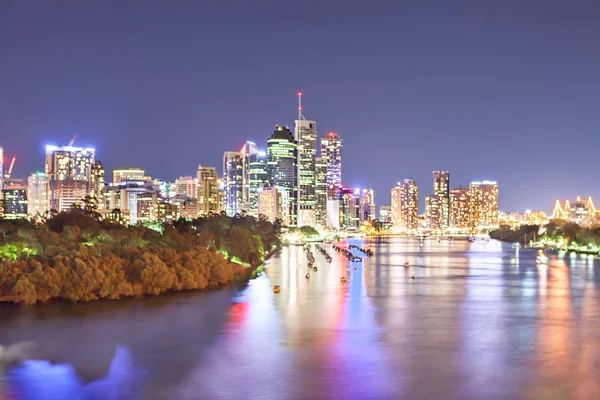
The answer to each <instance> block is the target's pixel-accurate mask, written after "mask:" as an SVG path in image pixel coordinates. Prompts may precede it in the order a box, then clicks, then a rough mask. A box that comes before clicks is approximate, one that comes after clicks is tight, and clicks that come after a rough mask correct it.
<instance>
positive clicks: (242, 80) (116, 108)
mask: <svg viewBox="0 0 600 400" xmlns="http://www.w3.org/2000/svg"><path fill="white" fill-rule="evenodd" d="M599 74H600V3H598V2H597V1H591V0H590V1H585V0H572V1H568V0H564V1H551V0H543V1H542V0H539V1H538V0H516V1H511V0H506V1H500V0H497V1H493V0H485V1H475V0H473V1H457V0H452V1H449V0H440V1H425V0H416V1H399V0H396V1H392V0H390V1H385V2H378V1H364V0H360V1H359V0H345V1H332V0H320V1H294V2H292V1H287V0H285V1H282V0H274V1H259V0H244V1H242V0H238V1H224V0H218V1H216V0H214V1H209V0H205V1H183V0H177V1H166V0H164V1H134V0H126V1H121V0H119V1H106V0H104V1H54V2H52V4H50V2H46V1H36V0H29V1H23V0H15V1H10V0H2V1H1V2H0V146H3V147H4V149H5V153H6V154H7V155H8V156H11V155H12V153H13V152H16V153H17V157H18V159H17V165H16V166H15V171H14V173H13V176H16V177H17V176H21V177H22V176H26V175H28V174H29V173H30V172H32V171H33V170H35V169H42V168H43V160H44V145H45V144H48V143H51V144H67V143H68V142H69V140H70V138H71V136H72V135H73V134H74V133H78V135H79V137H78V139H77V143H76V144H79V145H84V146H88V145H89V146H94V147H95V148H96V149H97V158H98V159H99V160H101V161H103V162H104V163H105V164H106V166H107V170H109V171H110V170H112V169H113V168H117V167H126V166H140V167H144V168H146V170H147V173H148V174H149V175H151V176H153V177H158V178H161V179H166V180H174V179H175V178H176V177H177V176H179V175H193V174H195V172H196V169H197V166H198V164H204V165H214V166H217V167H218V170H219V171H221V170H222V157H223V152H224V151H226V150H238V149H239V148H240V147H241V146H242V144H243V143H244V142H245V141H246V140H253V141H255V142H257V144H259V147H261V148H265V145H266V140H267V138H268V137H269V135H270V134H271V132H272V130H273V128H274V125H275V124H287V125H289V126H293V120H294V119H295V118H296V92H298V91H302V92H303V93H304V115H305V116H306V118H307V119H314V120H316V121H317V129H318V132H319V135H323V134H325V133H327V132H329V131H335V132H337V133H339V134H340V136H341V137H342V138H343V140H344V152H343V181H344V183H345V185H346V186H351V187H360V188H363V187H372V188H374V189H375V200H376V203H377V204H378V205H382V204H389V201H390V200H389V196H390V195H389V191H390V188H391V187H392V186H393V185H394V184H395V182H397V181H399V180H402V179H404V178H406V177H412V178H414V179H415V180H416V182H417V184H418V185H419V190H420V193H421V198H422V197H423V196H424V195H427V194H429V193H430V192H432V177H431V171H432V170H434V169H447V170H450V172H451V180H450V182H451V187H458V186H459V185H463V186H465V185H468V183H469V181H471V180H482V179H491V180H497V181H498V182H499V185H500V208H501V209H504V210H507V211H516V210H517V209H518V210H520V211H523V210H525V209H526V208H535V209H544V210H547V211H549V210H551V208H552V202H553V199H555V198H556V197H565V198H574V197H575V196H576V195H578V194H580V195H582V196H588V195H592V196H594V197H595V198H597V200H598V202H600V183H599V179H598V172H599V169H600V167H599V166H600V162H599V161H598V156H597V154H598V149H599V144H600V139H599V135H600V109H599V106H600V78H599ZM107 178H108V176H107ZM108 179H110V178H108ZM421 208H423V206H422V204H421Z"/></svg>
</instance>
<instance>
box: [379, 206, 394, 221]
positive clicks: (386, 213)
mask: <svg viewBox="0 0 600 400" xmlns="http://www.w3.org/2000/svg"><path fill="white" fill-rule="evenodd" d="M379 221H381V222H384V223H388V224H391V223H392V207H391V206H380V207H379Z"/></svg>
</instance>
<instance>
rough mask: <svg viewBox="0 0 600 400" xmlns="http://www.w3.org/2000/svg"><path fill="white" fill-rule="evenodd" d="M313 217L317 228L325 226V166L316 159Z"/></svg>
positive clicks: (320, 159) (323, 161)
mask: <svg viewBox="0 0 600 400" xmlns="http://www.w3.org/2000/svg"><path fill="white" fill-rule="evenodd" d="M315 216H316V219H317V226H325V225H326V218H327V217H326V216H327V164H326V163H325V159H324V158H322V157H318V158H317V159H316V161H315Z"/></svg>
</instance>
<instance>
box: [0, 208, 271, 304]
mask: <svg viewBox="0 0 600 400" xmlns="http://www.w3.org/2000/svg"><path fill="white" fill-rule="evenodd" d="M279 230H280V224H278V223H276V224H272V223H270V222H269V221H267V220H266V219H264V218H259V219H255V218H253V217H247V216H243V215H236V216H235V217H228V216H226V215H224V214H216V215H210V216H208V217H205V218H199V219H196V220H192V221H187V220H180V221H176V222H174V223H172V224H164V225H160V226H157V225H156V224H155V225H153V229H151V228H149V227H145V226H132V227H127V226H123V225H120V224H116V223H111V222H109V221H100V220H98V219H97V217H96V216H95V215H94V214H93V213H90V212H87V211H86V210H84V209H74V210H72V211H69V212H66V213H61V214H58V215H55V216H53V217H51V218H49V219H48V220H47V221H45V222H44V223H43V224H41V225H36V224H34V223H31V222H29V221H25V220H16V221H8V220H0V300H4V301H15V302H24V303H28V304H32V303H36V302H44V301H47V300H50V299H65V300H69V301H89V300H96V299H118V298H121V297H127V296H135V295H142V294H151V295H156V294H160V293H164V292H168V291H179V290H192V289H204V288H207V287H215V286H219V285H224V284H227V283H229V282H231V281H232V279H233V278H234V276H235V274H236V273H239V272H240V271H241V270H242V269H243V268H241V267H240V263H242V264H247V265H255V264H257V263H260V262H261V260H262V257H263V256H264V253H265V251H270V250H271V249H273V248H274V247H275V246H277V245H278V244H279ZM232 261H236V262H237V263H234V262H232Z"/></svg>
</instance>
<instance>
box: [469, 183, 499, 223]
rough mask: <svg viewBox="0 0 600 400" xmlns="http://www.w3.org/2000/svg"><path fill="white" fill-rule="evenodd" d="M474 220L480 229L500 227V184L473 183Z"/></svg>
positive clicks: (471, 186)
mask: <svg viewBox="0 0 600 400" xmlns="http://www.w3.org/2000/svg"><path fill="white" fill-rule="evenodd" d="M469 188H470V190H471V205H472V210H473V211H472V212H473V215H472V218H473V222H474V224H475V225H476V226H477V227H479V228H497V227H498V183H496V182H494V181H482V182H471V184H470V186H469Z"/></svg>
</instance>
